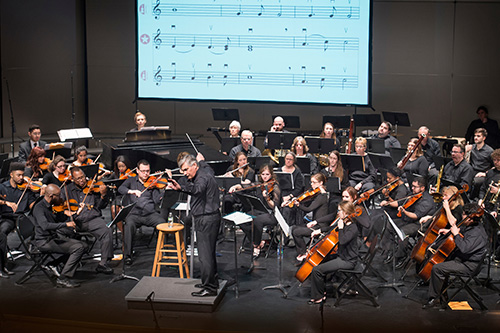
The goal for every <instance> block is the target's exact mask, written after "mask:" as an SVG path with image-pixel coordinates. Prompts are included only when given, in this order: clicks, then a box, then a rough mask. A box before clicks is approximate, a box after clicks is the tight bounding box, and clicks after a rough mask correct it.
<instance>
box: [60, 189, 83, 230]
mask: <svg viewBox="0 0 500 333" xmlns="http://www.w3.org/2000/svg"><path fill="white" fill-rule="evenodd" d="M64 193H65V194H66V205H67V208H68V212H69V219H70V220H71V222H73V223H75V220H74V219H73V214H71V207H70V205H69V196H68V188H67V187H66V184H65V185H64ZM85 197H87V196H85ZM83 201H85V199H83ZM78 206H80V205H78ZM78 208H80V207H78ZM73 232H75V233H76V228H73Z"/></svg>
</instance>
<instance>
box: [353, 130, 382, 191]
mask: <svg viewBox="0 0 500 333" xmlns="http://www.w3.org/2000/svg"><path fill="white" fill-rule="evenodd" d="M354 148H355V149H356V154H358V155H359V156H363V170H351V172H350V173H349V185H350V186H352V187H354V188H355V189H356V191H359V192H366V191H368V190H370V189H372V188H374V187H375V178H376V175H377V170H376V169H375V167H374V166H373V164H372V162H371V161H370V157H368V155H367V154H366V139H365V138H362V137H359V138H357V139H356V141H355V146H354Z"/></svg>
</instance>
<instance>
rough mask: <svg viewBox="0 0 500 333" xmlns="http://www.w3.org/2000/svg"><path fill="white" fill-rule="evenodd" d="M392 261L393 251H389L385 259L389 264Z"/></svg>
mask: <svg viewBox="0 0 500 333" xmlns="http://www.w3.org/2000/svg"><path fill="white" fill-rule="evenodd" d="M391 261H392V252H389V254H388V255H387V257H385V259H384V264H388V263H390V262H391Z"/></svg>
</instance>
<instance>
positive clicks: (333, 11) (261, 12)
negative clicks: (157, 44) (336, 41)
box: [152, 0, 360, 20]
mask: <svg viewBox="0 0 500 333" xmlns="http://www.w3.org/2000/svg"><path fill="white" fill-rule="evenodd" d="M152 8H153V9H152V15H153V16H154V17H155V19H157V20H159V19H160V17H161V16H203V17H259V18H276V17H278V18H310V19H348V20H350V19H354V20H358V19H359V18H360V8H359V7H355V6H286V5H266V6H263V5H203V4H196V5H190V4H182V3H179V4H161V3H160V0H156V1H154V2H153V3H152Z"/></svg>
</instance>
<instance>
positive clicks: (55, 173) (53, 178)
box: [42, 155, 70, 187]
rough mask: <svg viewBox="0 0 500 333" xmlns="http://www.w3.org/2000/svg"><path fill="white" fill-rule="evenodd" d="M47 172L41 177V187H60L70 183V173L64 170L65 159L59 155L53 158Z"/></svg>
mask: <svg viewBox="0 0 500 333" xmlns="http://www.w3.org/2000/svg"><path fill="white" fill-rule="evenodd" d="M48 171H49V172H48V173H46V174H45V176H43V179H42V183H43V185H49V184H54V185H57V186H59V187H61V186H62V185H63V183H65V182H68V181H70V177H69V176H70V172H69V170H67V168H66V159H65V158H64V157H62V156H61V155H57V156H56V157H54V159H53V160H52V162H50V164H49V168H48Z"/></svg>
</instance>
